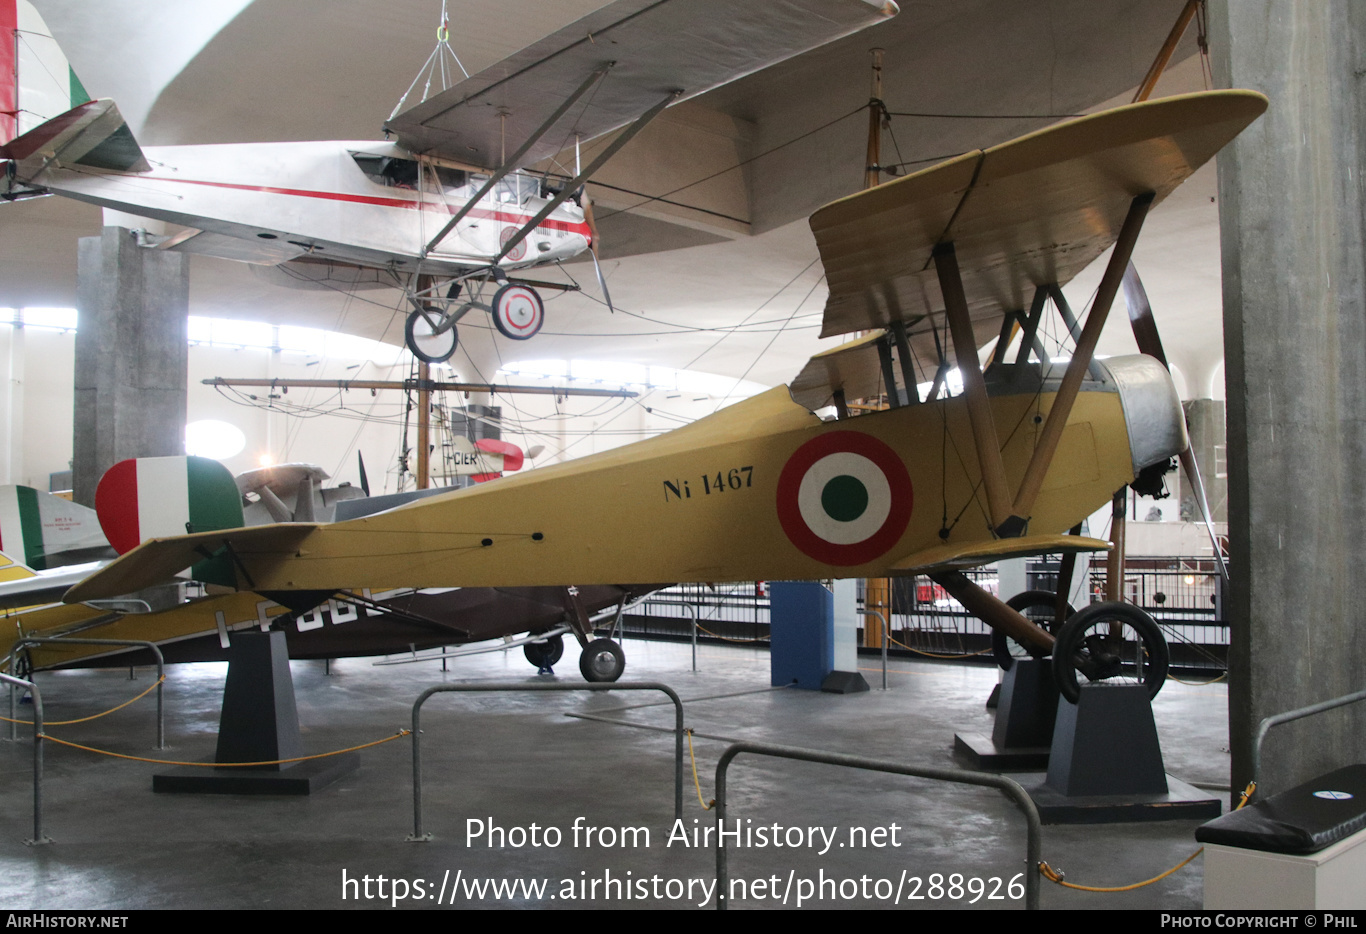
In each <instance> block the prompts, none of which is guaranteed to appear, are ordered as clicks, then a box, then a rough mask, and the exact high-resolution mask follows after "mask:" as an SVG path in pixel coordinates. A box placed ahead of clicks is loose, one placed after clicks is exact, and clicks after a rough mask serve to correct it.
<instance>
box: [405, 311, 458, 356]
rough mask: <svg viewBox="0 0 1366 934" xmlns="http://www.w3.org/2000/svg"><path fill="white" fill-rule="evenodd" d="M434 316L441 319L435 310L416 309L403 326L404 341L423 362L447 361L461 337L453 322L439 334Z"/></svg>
mask: <svg viewBox="0 0 1366 934" xmlns="http://www.w3.org/2000/svg"><path fill="white" fill-rule="evenodd" d="M433 317H434V318H436V319H437V320H438V321H439V320H440V319H441V315H440V314H436V313H433V312H422V311H414V312H412V313H411V314H410V315H408V321H407V323H406V324H404V326H403V341H404V343H406V344H407V345H408V349H409V350H411V351H412V352H413V356H414V357H417V359H419V360H421V361H422V362H423V363H445V362H446V361H447V360H449V359H450V358H451V354H453V353H455V345H456V344H457V343H458V342H459V337H458V336H457V334H456V331H455V325H453V324H452V325H451V326H450V327H449V328H447V329H446V330H444V331H442V332H440V333H439V334H438V333H437V331H436V327H435V326H433V324H432V321H431V319H432V318H433Z"/></svg>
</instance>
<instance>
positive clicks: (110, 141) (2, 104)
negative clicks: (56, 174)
mask: <svg viewBox="0 0 1366 934" xmlns="http://www.w3.org/2000/svg"><path fill="white" fill-rule="evenodd" d="M0 159H9V160H12V161H13V162H15V163H17V165H18V173H17V174H18V175H19V176H20V177H21V178H24V179H28V178H30V177H31V176H32V175H33V173H34V172H36V171H37V170H38V169H41V168H44V167H47V166H49V165H52V164H53V163H58V164H65V165H73V164H74V165H81V166H85V167H87V168H94V169H109V170H112V171H120V172H146V171H148V170H150V168H151V166H150V165H148V164H147V160H146V158H145V157H144V156H143V155H142V149H141V148H140V147H139V146H138V144H137V140H135V139H134V138H133V133H132V131H131V130H130V129H128V124H127V123H126V122H124V119H123V115H122V114H120V113H119V109H118V107H116V106H115V105H114V102H113V101H95V100H91V99H90V95H89V94H88V93H86V90H85V87H84V86H83V85H82V84H81V82H80V79H79V78H77V77H76V73H75V72H74V71H73V70H72V69H71V63H70V62H68V61H67V59H66V56H65V55H64V54H62V50H61V47H60V46H58V45H57V40H56V39H54V38H52V33H51V31H50V30H49V29H48V28H47V24H46V23H44V22H43V18H42V17H41V16H39V15H38V11H37V10H35V9H34V8H33V5H32V4H31V3H29V0H0ZM10 187H11V192H10V193H9V194H7V195H6V200H16V197H15V196H12V194H13V188H14V186H13V185H12V184H11V186H10ZM31 193H33V192H30V191H27V190H25V191H22V192H20V193H19V194H18V196H17V197H23V196H26V195H28V194H31Z"/></svg>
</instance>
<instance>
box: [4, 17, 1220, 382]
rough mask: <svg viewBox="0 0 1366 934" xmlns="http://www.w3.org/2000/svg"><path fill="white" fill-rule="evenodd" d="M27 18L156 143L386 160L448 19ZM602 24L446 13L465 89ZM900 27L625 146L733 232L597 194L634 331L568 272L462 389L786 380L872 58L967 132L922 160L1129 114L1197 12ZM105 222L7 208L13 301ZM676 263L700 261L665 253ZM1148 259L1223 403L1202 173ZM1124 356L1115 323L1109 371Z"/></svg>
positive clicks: (640, 165) (264, 289)
mask: <svg viewBox="0 0 1366 934" xmlns="http://www.w3.org/2000/svg"><path fill="white" fill-rule="evenodd" d="M33 2H34V4H35V6H37V7H38V8H39V10H40V12H42V14H43V15H44V17H45V18H46V19H47V21H48V23H49V25H50V26H51V27H52V29H53V32H54V33H55V34H56V35H57V37H58V39H59V41H60V42H61V43H62V45H63V48H64V49H65V50H66V52H67V54H68V56H69V58H70V59H71V61H72V64H73V66H74V67H75V68H76V70H77V72H78V73H79V74H80V75H81V77H82V80H83V82H84V83H85V85H86V87H87V88H88V89H89V90H90V92H91V93H92V94H94V95H96V96H99V97H113V98H115V99H116V100H119V101H120V103H121V105H123V109H124V111H125V113H126V114H128V115H129V118H130V123H132V124H133V128H134V131H135V132H136V133H137V135H138V137H139V139H140V141H142V142H144V143H146V144H162V143H188V142H200V143H203V142H228V141H234V142H236V141H254V140H297V139H327V138H331V139H361V138H378V135H379V127H380V124H381V122H382V121H383V120H384V118H385V117H387V116H388V115H389V113H390V111H391V110H392V109H393V107H394V105H395V103H397V101H398V99H399V97H400V96H401V95H402V94H403V92H404V90H405V89H406V88H407V87H408V85H409V83H410V82H411V80H412V78H413V76H414V75H415V74H416V73H417V71H418V69H419V67H420V66H421V65H422V63H423V61H424V60H425V59H426V57H427V55H428V54H429V53H430V52H431V49H432V45H433V43H434V38H435V37H434V31H435V26H436V20H437V15H438V12H439V9H440V4H439V3H438V2H437V0H391V2H389V3H386V4H384V5H383V8H382V9H383V13H382V15H377V13H376V10H377V9H379V8H377V7H376V6H375V5H374V4H373V3H369V2H365V0H329V2H328V3H326V4H314V3H308V4H305V3H299V2H297V0H252V2H243V0H235V2H230V3H224V2H221V0H179V2H178V3H177V4H174V5H167V4H158V3H151V2H149V0H33ZM601 4H602V0H524V2H521V3H519V4H517V7H516V11H517V12H516V15H515V16H509V15H508V14H507V10H508V5H507V4H505V3H501V2H499V0H450V4H449V6H450V11H451V21H452V44H453V46H454V47H455V49H456V51H457V52H458V53H459V54H460V56H461V58H462V59H463V61H464V64H465V65H466V67H467V68H468V69H469V70H470V71H471V72H473V71H475V70H477V69H479V68H481V67H484V66H486V65H488V64H491V63H493V62H495V61H497V60H499V59H500V58H502V57H503V56H505V55H507V54H508V53H510V52H512V51H515V50H516V49H518V48H520V47H522V46H524V45H526V44H527V43H529V42H531V41H532V40H534V39H536V38H538V37H540V36H541V35H543V34H545V33H547V32H549V31H551V30H553V29H555V28H558V27H560V26H562V25H564V24H566V23H568V22H572V21H573V20H574V19H576V18H578V17H579V16H581V15H583V14H584V13H585V12H587V11H589V10H591V9H594V8H596V7H598V6H600V5H601ZM168 6H169V7H174V8H175V11H174V13H172V12H168V11H167V9H166V8H167V7H168ZM901 6H902V12H901V14H900V15H899V16H898V17H896V18H895V19H894V20H892V21H890V22H888V23H886V24H884V25H882V26H879V27H876V28H875V29H873V30H870V31H868V32H866V33H863V34H860V35H856V36H853V37H850V38H849V39H846V40H843V41H841V42H838V43H835V44H833V45H832V46H829V47H827V48H825V49H821V50H818V51H816V52H814V53H811V54H808V55H806V56H803V57H801V58H799V59H796V60H794V61H792V62H789V63H786V64H784V65H780V66H778V67H777V68H774V69H770V70H769V71H767V72H763V73H760V74H758V75H754V76H751V77H749V78H747V79H744V80H742V81H739V82H736V83H734V84H733V85H730V86H728V87H726V88H722V89H720V90H718V91H715V92H713V93H712V94H710V95H707V96H705V97H703V98H700V99H698V101H696V102H695V103H694V104H690V105H688V106H689V107H690V108H692V110H690V111H684V110H680V111H679V113H678V114H676V115H674V116H672V117H671V118H670V119H671V121H672V122H664V123H661V129H660V131H659V133H657V134H656V136H655V137H654V139H653V142H652V141H651V140H650V139H647V138H645V134H642V138H641V139H638V140H637V141H633V143H632V144H630V145H629V146H628V147H627V148H626V149H625V150H623V152H622V153H621V154H620V155H618V156H617V157H616V159H615V160H614V162H613V163H611V164H609V166H608V170H605V171H604V173H603V176H602V179H603V180H604V181H611V180H613V179H616V180H618V181H620V180H623V179H624V180H627V181H629V184H621V185H619V186H618V187H621V188H627V189H629V191H634V192H641V193H643V194H645V195H661V194H665V193H670V192H672V194H669V199H670V200H671V201H676V202H679V204H681V205H690V204H692V205H697V204H702V205H707V204H712V203H722V202H723V201H725V199H730V200H729V201H728V202H726V203H730V204H734V205H736V207H734V208H731V209H729V210H731V211H734V212H740V213H742V215H743V216H738V217H737V220H735V221H718V222H716V225H715V226H709V225H708V223H706V222H705V221H706V217H705V216H703V215H701V214H696V213H695V212H694V215H693V217H692V218H687V217H685V218H682V219H681V220H680V218H679V217H675V216H672V215H671V214H670V213H669V212H670V211H672V212H673V214H680V215H681V214H687V213H688V212H687V209H686V208H685V207H677V208H669V207H668V206H667V205H661V204H659V203H655V204H653V205H644V206H642V207H640V208H637V209H635V210H632V211H622V210H621V209H622V208H624V207H627V206H629V205H632V204H637V203H638V202H641V201H643V200H645V199H644V198H642V197H637V196H634V195H631V194H628V193H624V192H620V191H608V190H606V189H600V190H598V192H597V195H596V197H597V201H598V203H599V205H600V206H601V207H600V219H601V229H602V234H603V239H604V241H606V252H607V255H608V256H614V257H616V258H613V259H609V260H608V261H607V262H606V263H605V269H606V272H607V275H608V279H609V282H610V285H611V290H612V298H613V300H614V302H615V303H616V304H617V306H618V309H619V310H618V312H617V313H616V314H615V315H612V314H609V313H608V311H607V309H606V308H605V307H604V306H603V305H602V304H601V303H600V302H599V301H598V300H597V298H598V294H597V289H596V286H595V285H593V284H592V279H593V273H592V268H591V265H587V264H584V263H578V264H574V265H572V266H570V267H567V271H568V272H569V273H570V274H572V275H573V276H574V277H576V278H577V279H578V280H579V281H581V282H583V283H584V285H585V294H582V295H574V294H567V295H564V296H560V297H556V298H554V299H553V300H551V301H549V302H548V304H547V324H546V327H545V330H544V331H543V332H542V334H541V335H540V336H538V337H537V338H536V339H534V340H532V341H529V342H526V343H513V342H507V341H504V340H502V339H501V338H499V339H498V342H497V343H496V344H495V343H494V342H493V338H492V332H491V329H490V328H488V327H486V326H485V322H483V321H473V322H470V323H469V324H467V323H464V322H462V324H461V326H460V329H461V338H462V343H464V344H465V345H466V346H467V347H468V350H469V353H470V355H471V359H470V360H469V361H463V365H462V358H460V357H457V359H456V361H455V363H456V366H457V369H458V370H462V371H463V372H464V373H465V375H469V376H475V375H476V373H475V370H478V371H481V372H483V373H484V375H485V376H491V375H492V369H493V368H496V365H497V364H498V363H499V362H500V361H506V360H512V359H533V358H540V357H593V358H599V359H620V360H630V361H633V362H648V363H657V364H661V365H667V366H674V367H695V368H696V369H699V370H704V371H708V372H714V373H721V374H725V375H732V376H735V377H737V378H738V377H740V376H742V375H743V376H746V377H747V378H749V379H754V380H758V381H760V382H764V383H768V384H773V383H778V382H783V381H786V380H788V379H790V378H791V377H792V376H793V375H795V373H796V371H797V370H798V369H799V368H800V366H801V364H802V363H803V362H804V361H805V359H806V358H807V357H808V356H809V355H810V354H811V353H813V352H815V351H816V350H818V349H820V348H821V347H822V346H823V345H822V342H820V341H818V340H817V339H816V337H815V334H816V331H817V327H818V324H819V320H820V319H819V311H820V309H821V306H822V303H823V300H824V287H823V285H822V284H821V282H820V268H819V263H817V262H815V260H816V251H815V245H814V242H813V240H812V238H811V235H810V232H809V231H808V229H807V227H806V224H805V217H806V216H807V215H808V214H809V213H810V212H811V211H812V210H813V209H815V208H816V207H818V206H819V205H821V204H822V203H824V202H826V201H829V200H831V199H833V198H835V197H839V196H842V195H846V194H849V193H851V192H853V191H855V190H857V188H858V187H860V184H861V175H862V166H863V162H864V157H863V146H864V135H865V127H866V116H865V114H864V113H860V112H857V111H858V108H859V107H860V106H861V105H863V104H864V103H866V101H867V99H868V79H869V69H868V61H869V57H868V49H869V48H871V47H872V46H874V45H877V46H880V47H883V48H885V49H886V50H887V53H886V69H885V72H884V99H885V100H886V102H887V104H888V107H889V109H890V110H891V111H893V112H894V113H898V114H909V113H921V114H926V113H933V114H952V115H976V117H974V118H973V119H964V118H962V117H961V116H954V117H911V116H896V117H894V118H893V121H892V134H891V135H890V136H888V137H886V141H885V143H884V147H885V148H884V156H883V162H884V163H891V162H896V161H904V162H914V161H915V160H924V159H928V158H930V157H937V156H941V155H947V154H952V153H956V152H960V151H963V150H965V149H970V148H974V147H977V146H983V145H989V144H992V143H996V142H1000V141H1002V140H1005V139H1008V138H1010V137H1012V136H1015V135H1018V134H1020V133H1022V132H1027V131H1029V130H1033V129H1036V128H1038V127H1040V126H1044V125H1047V124H1048V123H1050V122H1053V121H1054V120H1055V119H1056V116H1057V115H1065V114H1071V113H1078V112H1081V111H1083V110H1087V109H1093V108H1095V107H1097V106H1099V105H1101V104H1103V103H1105V102H1110V101H1113V102H1115V103H1121V102H1127V100H1128V97H1129V95H1130V94H1131V91H1130V90H1129V89H1131V88H1132V87H1133V86H1134V85H1136V84H1137V82H1138V81H1139V79H1140V78H1141V77H1142V75H1143V73H1144V71H1145V70H1146V69H1147V67H1148V64H1149V62H1150V61H1151V59H1152V57H1153V55H1154V54H1155V53H1156V50H1157V48H1158V47H1159V45H1160V44H1161V42H1162V39H1163V38H1164V37H1165V35H1166V33H1167V31H1168V29H1169V28H1170V26H1171V24H1172V22H1174V21H1175V18H1176V15H1177V12H1178V11H1179V10H1180V8H1181V6H1182V0H1051V2H1044V3H1033V4H1020V3H1017V2H1014V0H955V2H949V0H905V2H902V4H901ZM1194 51H1195V46H1194V38H1193V36H1191V35H1188V36H1187V38H1186V40H1185V41H1184V42H1183V45H1182V48H1181V50H1180V51H1179V52H1178V60H1179V62H1180V63H1179V64H1178V65H1177V66H1176V67H1175V68H1174V69H1173V70H1172V72H1171V73H1170V74H1169V76H1168V77H1167V78H1164V80H1163V83H1162V84H1160V85H1159V87H1158V91H1157V93H1158V95H1161V94H1168V93H1176V92H1178V91H1185V90H1195V89H1198V88H1200V87H1202V86H1203V83H1202V71H1201V68H1200V64H1199V58H1198V56H1195V55H1194V54H1193V53H1194ZM1001 115H1016V116H1001ZM1020 115H1038V116H1020ZM840 118H843V119H840ZM699 128H700V129H699ZM713 131H714V132H713ZM709 134H710V135H709ZM806 134H809V135H806ZM892 137H894V138H895V139H894V141H893V139H892ZM793 140H797V141H796V142H791V141H793ZM698 141H700V142H698ZM638 143H639V144H640V145H637V144H638ZM683 144H686V145H683ZM680 146H682V148H680ZM661 152H673V154H674V158H672V159H665V158H662V157H661ZM756 157H757V158H756ZM742 158H743V159H750V160H752V161H749V162H748V164H746V165H745V166H744V167H743V168H741V169H737V170H735V171H734V172H731V173H728V174H727V175H725V176H722V177H721V178H720V179H719V180H714V181H713V182H711V183H709V185H710V186H711V187H710V188H708V187H707V186H703V185H698V186H692V187H684V186H689V185H690V183H693V182H696V181H698V179H700V178H702V177H703V176H705V175H708V174H711V171H713V170H715V167H716V166H719V167H720V168H728V167H729V166H731V165H734V164H735V163H736V162H739V161H740V160H741V159H742ZM916 167H919V166H912V168H916ZM675 189H682V190H678V191H675ZM718 199H720V200H718ZM661 212H662V213H661ZM697 218H702V220H703V221H704V222H696V219H697ZM100 224H101V217H100V213H99V211H98V210H96V209H93V208H89V207H86V206H84V205H79V204H76V203H74V202H69V201H63V200H61V199H58V198H45V199H40V200H34V201H28V202H22V203H18V204H12V205H4V206H0V304H5V305H72V304H74V297H75V240H76V238H77V237H79V236H85V235H91V234H94V233H96V232H97V231H98V228H99V226H100ZM682 244H694V245H691V246H686V247H685V248H677V249H668V248H669V247H677V246H680V245H682ZM651 250H653V251H655V252H646V251H651ZM622 254H634V255H622ZM1136 262H1137V263H1138V265H1139V268H1140V270H1141V271H1142V273H1143V277H1144V280H1145V283H1146V284H1147V287H1148V291H1149V294H1150V297H1151V299H1152V303H1153V306H1154V308H1155V311H1156V314H1157V317H1158V323H1159V326H1160V327H1161V328H1162V330H1163V333H1164V336H1165V337H1166V340H1167V344H1168V348H1169V352H1170V353H1171V355H1172V357H1173V359H1174V362H1175V363H1176V365H1177V366H1178V367H1179V368H1180V369H1181V370H1182V371H1183V374H1184V375H1185V376H1186V377H1187V381H1188V382H1189V383H1190V384H1191V385H1190V387H1189V388H1188V389H1187V394H1188V395H1191V396H1200V395H1208V392H1209V391H1208V384H1209V380H1210V378H1211V377H1212V376H1213V375H1214V374H1215V372H1216V367H1217V366H1218V363H1219V361H1220V359H1221V358H1222V335H1221V330H1220V300H1219V295H1220V292H1219V255H1218V232H1217V205H1215V204H1214V173H1213V169H1212V167H1210V168H1208V169H1206V170H1204V171H1202V172H1201V173H1199V174H1198V175H1197V176H1196V178H1195V179H1193V180H1192V181H1191V182H1189V183H1188V184H1187V185H1186V186H1185V187H1184V188H1183V189H1181V190H1180V191H1179V192H1178V193H1177V195H1175V196H1173V197H1172V198H1171V199H1169V200H1168V202H1167V203H1166V204H1164V205H1163V206H1161V207H1160V208H1159V209H1158V210H1157V211H1156V212H1154V215H1153V217H1152V218H1151V219H1150V221H1149V223H1148V230H1147V231H1146V233H1145V237H1144V238H1143V239H1142V240H1141V241H1140V245H1139V249H1138V253H1137V257H1136ZM553 275H555V273H554V272H550V273H547V277H550V276H553ZM1098 277H1099V272H1098V271H1094V272H1090V271H1088V273H1087V274H1084V275H1083V276H1081V277H1079V278H1078V280H1077V282H1076V283H1075V285H1074V287H1072V288H1070V289H1069V290H1068V292H1069V296H1070V297H1071V299H1072V301H1073V303H1074V305H1082V304H1084V303H1085V301H1086V299H1087V297H1088V296H1089V294H1090V291H1091V289H1093V288H1094V284H1095V281H1096V280H1097V279H1098ZM191 303H192V309H191V310H192V313H194V314H201V315H211V316H220V317H241V318H249V319H255V320H269V321H276V322H282V323H283V322H287V323H297V324H305V325H311V326H317V327H329V328H338V329H343V330H346V331H350V332H353V333H358V334H362V335H365V336H369V337H377V338H382V339H385V340H389V341H393V342H399V341H401V340H402V317H403V314H402V311H401V310H396V309H399V307H400V304H401V303H400V300H399V296H398V294H397V293H396V292H392V291H385V290H375V291H366V292H360V293H356V294H347V293H345V292H343V291H336V290H331V289H323V290H301V289H297V288H294V289H290V288H284V287H282V286H281V285H280V276H279V275H278V274H271V273H270V272H266V273H265V274H263V273H262V271H261V270H259V269H256V268H254V267H248V266H245V265H240V264H234V263H229V262H226V261H221V260H213V259H209V258H205V257H194V260H193V267H192V279H191ZM467 321H469V319H467ZM1132 348H1133V343H1132V339H1131V338H1129V337H1128V328H1127V324H1126V323H1125V322H1124V321H1123V315H1122V314H1120V315H1119V316H1118V318H1117V320H1116V321H1115V322H1113V323H1112V325H1111V326H1110V327H1109V328H1108V329H1107V334H1106V336H1105V338H1104V339H1103V342H1102V346H1101V352H1103V353H1122V352H1129V351H1132ZM223 375H225V376H230V375H232V374H223ZM1216 395H1220V396H1222V391H1221V390H1220V391H1218V392H1217V393H1216Z"/></svg>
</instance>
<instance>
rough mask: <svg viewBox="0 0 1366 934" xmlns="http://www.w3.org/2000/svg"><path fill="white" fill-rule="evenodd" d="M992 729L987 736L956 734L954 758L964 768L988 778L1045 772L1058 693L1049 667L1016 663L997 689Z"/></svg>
mask: <svg viewBox="0 0 1366 934" xmlns="http://www.w3.org/2000/svg"><path fill="white" fill-rule="evenodd" d="M999 690H1000V693H999V699H998V701H997V704H996V727H995V729H993V730H992V733H991V736H986V735H985V734H982V733H956V734H954V737H953V748H954V753H955V754H956V755H957V756H958V757H959V758H960V759H962V760H963V761H964V762H965V763H966V764H967V765H968V766H970V767H971V768H974V769H981V770H983V771H989V772H1011V771H1037V770H1039V769H1045V768H1048V754H1049V748H1050V744H1051V743H1052V741H1053V723H1054V720H1056V718H1057V712H1058V689H1057V687H1056V686H1054V684H1053V669H1052V661H1051V660H1050V659H1047V658H1024V659H1018V660H1017V661H1016V662H1015V664H1013V665H1011V666H1010V670H1009V671H1007V672H1006V673H1005V678H1004V680H1002V682H1001V684H1000V685H999Z"/></svg>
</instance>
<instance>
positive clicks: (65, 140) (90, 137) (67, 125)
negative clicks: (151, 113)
mask: <svg viewBox="0 0 1366 934" xmlns="http://www.w3.org/2000/svg"><path fill="white" fill-rule="evenodd" d="M0 158H4V159H12V160H14V161H15V162H17V163H18V164H19V175H20V177H28V176H31V175H33V174H34V173H36V172H38V171H40V170H42V169H45V168H49V167H53V166H68V167H70V166H82V167H84V168H88V169H103V170H106V171H111V172H150V171H151V169H152V167H151V166H150V165H148V164H147V159H146V158H145V157H144V156H143V154H142V148H141V147H140V146H138V143H137V140H135V139H134V138H133V131H132V130H130V129H128V124H127V123H125V122H124V119H123V115H122V114H121V113H119V108H118V106H117V105H115V104H114V102H113V101H111V100H100V101H87V102H86V103H84V104H81V105H79V106H77V107H73V108H71V109H70V110H68V111H67V112H66V113H64V114H61V115H60V116H57V117H53V118H52V119H51V120H49V121H47V122H46V123H43V124H41V125H39V126H36V127H34V128H33V129H31V130H29V131H28V132H27V133H25V134H24V135H22V136H20V137H18V138H16V139H13V140H11V141H10V142H8V143H6V144H5V145H4V146H0Z"/></svg>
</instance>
